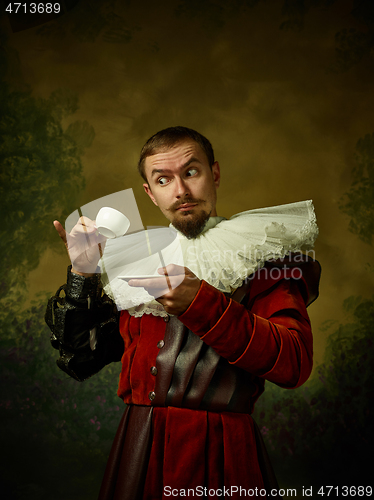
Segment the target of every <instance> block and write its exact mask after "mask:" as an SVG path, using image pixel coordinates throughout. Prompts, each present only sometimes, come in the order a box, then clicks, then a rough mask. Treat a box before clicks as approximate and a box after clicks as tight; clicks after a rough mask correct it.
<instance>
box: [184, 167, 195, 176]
mask: <svg viewBox="0 0 374 500" xmlns="http://www.w3.org/2000/svg"><path fill="white" fill-rule="evenodd" d="M195 174H197V168H190V169H189V170H187V172H186V175H187V176H188V177H191V176H192V175H195Z"/></svg>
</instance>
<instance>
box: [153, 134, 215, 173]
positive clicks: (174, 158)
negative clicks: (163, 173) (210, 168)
mask: <svg viewBox="0 0 374 500" xmlns="http://www.w3.org/2000/svg"><path fill="white" fill-rule="evenodd" d="M191 156H194V157H196V158H198V159H200V160H201V161H204V159H205V154H204V152H203V150H202V149H201V147H200V146H199V144H197V142H195V141H192V140H188V141H183V142H180V143H178V144H176V145H175V146H173V147H172V148H170V149H165V151H161V152H160V153H156V154H154V155H152V156H147V158H146V159H145V167H147V166H149V167H157V166H160V165H165V164H169V165H172V164H176V165H177V166H178V164H181V165H183V164H184V163H185V162H186V161H188V159H189V158H191Z"/></svg>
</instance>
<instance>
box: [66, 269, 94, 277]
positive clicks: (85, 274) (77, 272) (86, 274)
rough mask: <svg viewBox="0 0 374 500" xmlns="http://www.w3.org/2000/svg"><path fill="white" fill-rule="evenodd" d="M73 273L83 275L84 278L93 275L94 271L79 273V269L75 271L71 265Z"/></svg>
mask: <svg viewBox="0 0 374 500" xmlns="http://www.w3.org/2000/svg"><path fill="white" fill-rule="evenodd" d="M70 272H72V273H73V274H78V276H83V277H84V278H92V276H95V273H81V272H80V271H77V270H76V269H74V267H73V266H72V267H71V271H70Z"/></svg>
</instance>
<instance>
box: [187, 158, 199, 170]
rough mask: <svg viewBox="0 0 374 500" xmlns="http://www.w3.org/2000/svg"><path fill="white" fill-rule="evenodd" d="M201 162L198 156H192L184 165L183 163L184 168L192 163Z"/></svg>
mask: <svg viewBox="0 0 374 500" xmlns="http://www.w3.org/2000/svg"><path fill="white" fill-rule="evenodd" d="M194 162H196V163H200V164H201V161H200V160H199V159H198V158H195V157H194V156H193V157H192V158H190V159H189V160H188V161H187V162H186V163H185V164H184V165H182V169H184V168H187V167H188V166H189V165H190V164H191V163H194Z"/></svg>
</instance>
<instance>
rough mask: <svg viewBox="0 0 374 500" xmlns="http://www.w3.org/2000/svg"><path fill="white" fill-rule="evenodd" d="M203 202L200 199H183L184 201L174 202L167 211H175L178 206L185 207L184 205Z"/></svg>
mask: <svg viewBox="0 0 374 500" xmlns="http://www.w3.org/2000/svg"><path fill="white" fill-rule="evenodd" d="M202 202H204V200H200V199H198V198H197V199H194V198H185V199H184V200H182V201H176V202H175V203H173V204H172V205H171V206H170V208H169V210H177V209H178V208H179V207H180V206H182V205H185V204H186V203H202Z"/></svg>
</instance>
